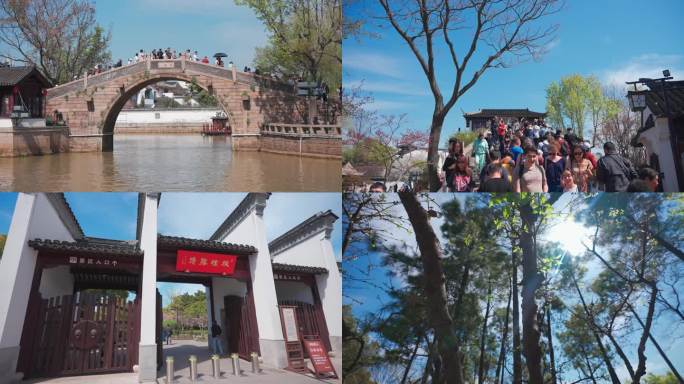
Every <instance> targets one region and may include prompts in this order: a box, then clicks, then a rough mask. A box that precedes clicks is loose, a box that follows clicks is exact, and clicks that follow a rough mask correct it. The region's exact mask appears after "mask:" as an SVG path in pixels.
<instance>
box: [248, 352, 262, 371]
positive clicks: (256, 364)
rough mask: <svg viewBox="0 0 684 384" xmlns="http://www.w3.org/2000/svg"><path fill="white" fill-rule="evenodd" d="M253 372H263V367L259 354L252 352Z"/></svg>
mask: <svg viewBox="0 0 684 384" xmlns="http://www.w3.org/2000/svg"><path fill="white" fill-rule="evenodd" d="M250 356H252V373H261V367H260V366H259V354H258V353H256V352H252V353H251V355H250Z"/></svg>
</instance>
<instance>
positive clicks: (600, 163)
mask: <svg viewBox="0 0 684 384" xmlns="http://www.w3.org/2000/svg"><path fill="white" fill-rule="evenodd" d="M464 150H465V148H464V145H463V142H461V141H460V140H458V139H451V140H449V148H448V155H447V157H446V159H445V160H444V163H443V166H442V171H443V172H442V175H441V176H442V180H443V186H442V190H444V191H451V192H471V191H475V190H476V191H479V192H595V191H598V190H603V191H606V192H624V191H627V192H653V191H656V189H657V188H658V184H659V175H658V172H656V171H655V170H653V169H651V168H646V167H645V168H641V169H639V170H637V169H636V168H635V167H634V165H633V164H632V163H631V162H630V161H629V159H627V158H625V157H623V156H620V155H619V154H618V153H617V150H616V146H615V144H613V143H612V142H606V143H605V144H604V145H603V151H604V155H603V156H602V157H601V158H600V159H597V158H596V156H595V155H594V154H593V153H592V152H591V145H590V143H589V142H588V141H585V140H584V139H583V138H581V137H578V136H577V135H576V134H575V133H574V132H573V130H572V129H571V128H568V129H567V130H566V131H565V133H563V132H562V130H560V129H559V130H555V131H554V130H553V129H551V128H550V127H548V126H547V125H546V124H545V122H544V120H543V119H535V120H531V121H528V120H525V119H521V120H515V121H514V122H512V123H511V122H510V121H509V122H508V123H507V122H505V121H504V120H503V119H497V118H494V119H492V121H491V122H490V126H489V129H488V130H486V131H485V132H481V133H479V135H478V138H477V139H476V140H475V142H474V143H473V146H472V151H471V153H470V156H471V157H473V158H474V161H473V166H472V167H471V162H470V159H469V157H468V156H466V155H465V153H464Z"/></svg>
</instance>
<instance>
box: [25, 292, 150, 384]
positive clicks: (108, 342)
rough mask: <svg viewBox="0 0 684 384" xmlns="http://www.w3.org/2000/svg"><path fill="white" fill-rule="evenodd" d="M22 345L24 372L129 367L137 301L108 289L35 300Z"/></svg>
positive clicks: (44, 373) (134, 342)
mask: <svg viewBox="0 0 684 384" xmlns="http://www.w3.org/2000/svg"><path fill="white" fill-rule="evenodd" d="M33 312H34V313H33V314H32V318H31V319H29V321H31V322H32V324H33V329H34V330H35V332H33V335H32V337H30V338H29V340H28V342H27V345H25V346H23V348H22V356H21V357H20V358H21V359H23V360H24V373H25V374H26V375H27V376H28V377H43V376H60V375H81V374H91V373H106V372H121V371H130V370H132V368H133V365H134V364H136V363H137V361H138V356H137V355H138V341H139V338H140V335H139V332H138V324H139V323H140V321H139V317H140V307H139V302H138V300H136V301H134V302H130V301H127V300H126V299H125V298H122V297H119V296H114V295H103V294H87V293H77V294H76V295H73V296H62V297H57V298H51V299H49V300H41V303H40V306H39V307H38V308H37V309H36V310H34V311H33Z"/></svg>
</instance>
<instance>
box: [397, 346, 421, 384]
mask: <svg viewBox="0 0 684 384" xmlns="http://www.w3.org/2000/svg"><path fill="white" fill-rule="evenodd" d="M419 347H420V337H419V338H418V339H416V346H415V347H414V348H413V351H412V352H411V358H409V361H408V364H406V368H405V369H404V376H403V377H402V378H401V384H405V383H406V379H407V378H408V375H409V372H411V366H412V365H413V360H415V358H416V354H417V353H418V348H419Z"/></svg>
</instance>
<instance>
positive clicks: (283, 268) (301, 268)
mask: <svg viewBox="0 0 684 384" xmlns="http://www.w3.org/2000/svg"><path fill="white" fill-rule="evenodd" d="M272 267H273V271H274V272H298V273H310V274H312V275H322V274H327V273H328V270H327V269H326V268H322V267H310V266H306V265H293V264H282V263H273V264H272Z"/></svg>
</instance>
